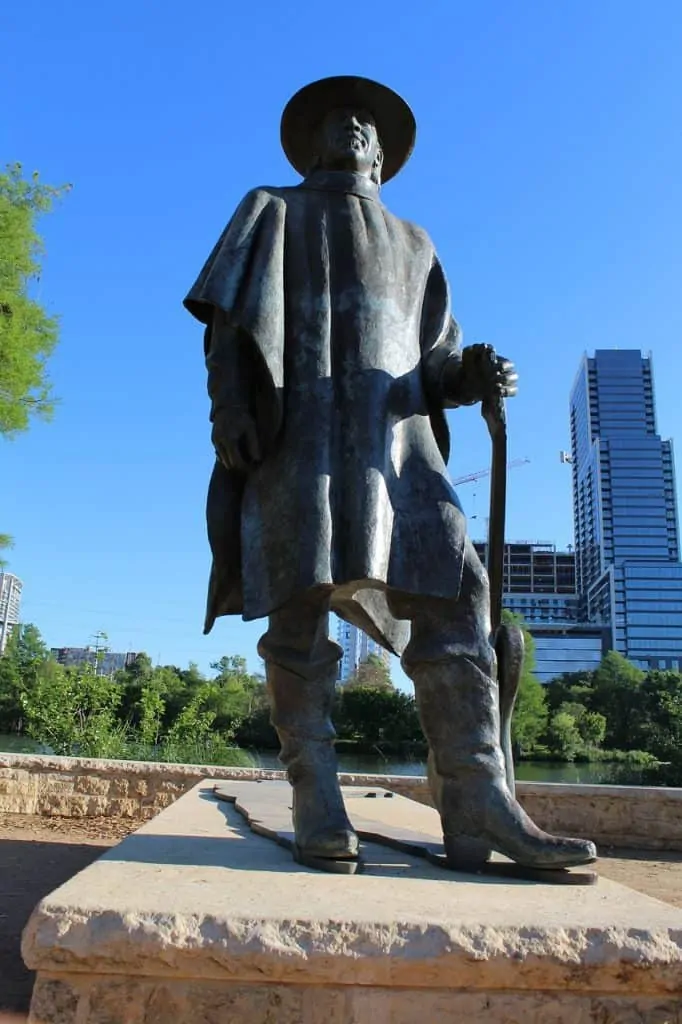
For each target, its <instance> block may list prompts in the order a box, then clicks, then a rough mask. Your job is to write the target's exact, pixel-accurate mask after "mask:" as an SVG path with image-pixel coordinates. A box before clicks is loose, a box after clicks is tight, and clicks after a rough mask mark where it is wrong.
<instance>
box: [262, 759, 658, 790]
mask: <svg viewBox="0 0 682 1024" xmlns="http://www.w3.org/2000/svg"><path fill="white" fill-rule="evenodd" d="M251 753H252V756H253V757H254V758H255V759H256V761H257V763H258V765H259V767H261V768H279V769H280V770H281V768H282V766H281V764H280V763H279V761H278V760H277V755H276V754H274V753H270V752H267V753H261V754H256V753H253V752H251ZM339 771H342V772H349V773H354V772H357V773H358V774H368V775H370V774H371V775H426V762H425V761H417V760H404V759H400V758H390V757H389V758H383V757H379V756H378V755H376V756H367V755H365V756H362V755H356V754H344V753H343V752H339ZM516 778H517V779H518V780H519V781H520V782H574V783H579V784H581V785H583V786H595V785H609V784H613V783H614V782H617V784H618V785H620V786H638V785H641V784H643V780H642V776H641V771H640V770H639V769H637V767H632V768H631V769H628V766H627V765H622V764H619V765H612V764H608V763H601V762H595V763H593V764H566V763H565V762H561V763H557V764H554V763H549V762H538V761H523V762H521V763H520V764H517V765H516ZM647 784H648V785H650V783H647Z"/></svg>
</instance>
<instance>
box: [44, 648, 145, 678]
mask: <svg viewBox="0 0 682 1024" xmlns="http://www.w3.org/2000/svg"><path fill="white" fill-rule="evenodd" d="M50 654H51V655H52V657H53V658H54V659H55V661H58V662H59V664H60V665H65V666H66V667H72V666H75V665H95V666H96V668H97V675H98V676H111V675H113V674H114V672H118V671H120V670H121V669H124V668H127V667H128V665H132V663H133V662H134V661H135V659H136V658H137V653H136V652H133V651H128V652H127V653H126V654H120V653H117V652H115V651H102V650H97V648H96V647H52V648H51V650H50Z"/></svg>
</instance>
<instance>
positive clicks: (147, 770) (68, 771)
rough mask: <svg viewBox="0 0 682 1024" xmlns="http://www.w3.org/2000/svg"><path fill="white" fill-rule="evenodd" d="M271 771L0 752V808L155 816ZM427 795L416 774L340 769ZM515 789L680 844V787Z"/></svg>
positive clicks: (567, 824) (590, 823)
mask: <svg viewBox="0 0 682 1024" xmlns="http://www.w3.org/2000/svg"><path fill="white" fill-rule="evenodd" d="M205 778H214V779H273V778H274V779H276V778H284V775H283V773H282V772H274V771H266V770H262V769H244V768H220V767H216V766H213V765H186V764H158V763H153V762H144V761H105V760H95V759H88V758H75V757H50V756H39V755H26V754H0V813H5V814H8V813H9V814H40V815H48V816H56V817H67V818H72V817H75V818H87V817H96V816H99V815H104V816H107V817H113V816H120V817H124V818H131V819H133V820H145V819H148V818H152V817H154V815H156V814H158V812H159V811H161V810H162V809H163V808H164V807H168V806H169V804H171V803H173V801H174V800H176V799H177V798H178V797H179V796H181V795H182V794H183V793H186V792H187V791H188V790H189V789H191V787H192V786H194V785H195V783H197V782H199V781H200V780H201V779H205ZM341 781H342V783H343V784H344V785H346V786H363V787H367V786H382V787H384V788H385V789H390V790H393V792H395V793H399V794H400V795H402V796H406V797H411V798H412V799H413V800H419V801H420V802H421V803H426V804H429V803H431V801H430V798H429V793H428V789H427V786H426V779H424V778H421V777H418V776H395V775H391V776H385V775H348V774H343V775H341ZM517 790H518V796H519V799H520V801H521V803H522V804H523V806H524V807H525V808H526V810H527V811H528V813H529V814H530V815H531V817H532V818H533V819H534V821H535V822H536V823H537V824H538V825H540V826H541V827H543V828H547V829H550V830H552V831H555V832H563V833H567V834H569V835H578V836H585V837H586V838H590V839H593V840H594V841H595V842H597V843H598V844H599V845H600V846H602V847H605V846H613V847H620V848H623V847H638V848H640V849H645V850H679V851H682V789H665V788H662V787H661V788H644V787H640V786H575V785H561V784H556V783H537V782H520V783H519V784H518V786H517Z"/></svg>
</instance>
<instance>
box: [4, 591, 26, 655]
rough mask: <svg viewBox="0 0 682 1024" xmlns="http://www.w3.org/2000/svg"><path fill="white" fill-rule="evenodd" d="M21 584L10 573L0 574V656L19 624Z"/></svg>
mask: <svg viewBox="0 0 682 1024" xmlns="http://www.w3.org/2000/svg"><path fill="white" fill-rule="evenodd" d="M21 589H22V582H21V580H20V579H19V577H18V576H14V575H13V574H12V573H11V572H0V654H4V653H5V648H6V647H7V641H8V640H9V638H10V634H11V632H12V630H13V629H14V627H15V626H17V625H18V624H19V609H20V607H21Z"/></svg>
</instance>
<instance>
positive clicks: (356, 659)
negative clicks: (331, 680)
mask: <svg viewBox="0 0 682 1024" xmlns="http://www.w3.org/2000/svg"><path fill="white" fill-rule="evenodd" d="M337 640H338V643H339V645H340V647H341V648H342V650H343V655H342V658H341V663H340V665H339V679H340V680H341V681H342V682H345V681H346V680H347V679H350V677H351V676H352V675H353V673H354V672H356V671H357V668H358V666H359V665H360V663H361V662H363V661H367V658H368V657H369V655H370V654H374V655H375V656H376V657H378V658H381V660H382V661H383V663H384V665H388V661H389V653H388V651H386V650H384V648H383V647H382V646H381V644H378V643H377V642H376V640H372V638H371V637H369V636H367V634H366V633H363V632H362V630H361V629H358V627H357V626H352V625H351V624H350V622H346V621H345V620H344V619H339V627H338V631H337Z"/></svg>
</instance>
